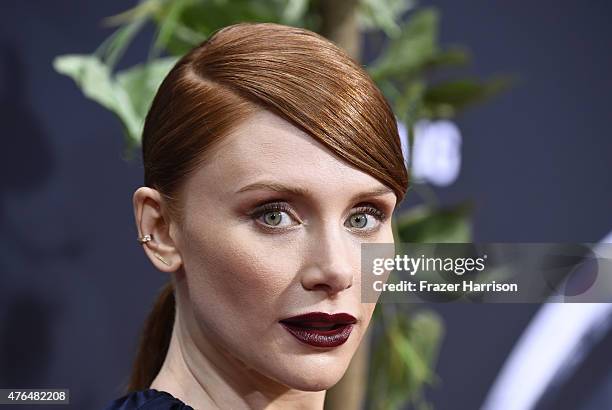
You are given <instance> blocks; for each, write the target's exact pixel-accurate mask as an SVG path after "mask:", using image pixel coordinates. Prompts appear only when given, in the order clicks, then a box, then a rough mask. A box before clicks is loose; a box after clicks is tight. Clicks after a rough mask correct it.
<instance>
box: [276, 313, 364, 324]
mask: <svg viewBox="0 0 612 410" xmlns="http://www.w3.org/2000/svg"><path fill="white" fill-rule="evenodd" d="M280 322H283V323H308V322H323V323H331V324H340V325H348V324H354V323H357V319H356V318H355V317H354V316H353V315H350V314H348V313H334V314H329V313H324V312H310V313H304V314H303V315H297V316H292V317H289V318H286V319H282V320H280Z"/></svg>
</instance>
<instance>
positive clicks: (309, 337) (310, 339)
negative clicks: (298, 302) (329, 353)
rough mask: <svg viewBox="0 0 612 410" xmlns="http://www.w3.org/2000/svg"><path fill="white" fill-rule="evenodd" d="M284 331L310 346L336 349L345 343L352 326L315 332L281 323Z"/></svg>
mask: <svg viewBox="0 0 612 410" xmlns="http://www.w3.org/2000/svg"><path fill="white" fill-rule="evenodd" d="M281 325H283V327H284V328H285V330H286V331H288V332H289V333H291V334H292V335H293V336H294V337H295V338H296V339H298V340H299V341H300V342H304V343H306V344H309V345H311V346H316V347H336V346H340V345H341V344H343V343H345V342H346V341H347V340H348V338H349V336H350V335H351V331H352V330H353V325H350V324H349V325H344V326H340V327H339V328H337V329H331V330H315V329H308V328H303V327H297V326H290V325H287V324H285V323H281Z"/></svg>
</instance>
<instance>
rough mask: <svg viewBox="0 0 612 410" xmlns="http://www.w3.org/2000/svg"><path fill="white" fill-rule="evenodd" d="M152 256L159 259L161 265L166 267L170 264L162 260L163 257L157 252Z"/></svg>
mask: <svg viewBox="0 0 612 410" xmlns="http://www.w3.org/2000/svg"><path fill="white" fill-rule="evenodd" d="M153 255H154V256H155V257H156V258H157V259H159V260H160V261H162V263H163V264H164V265H166V266H170V262H168V261H167V260H166V259H164V257H163V256H161V255H160V254H159V253H157V252H153Z"/></svg>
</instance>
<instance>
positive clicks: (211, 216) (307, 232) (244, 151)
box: [172, 111, 396, 391]
mask: <svg viewBox="0 0 612 410" xmlns="http://www.w3.org/2000/svg"><path fill="white" fill-rule="evenodd" d="M182 192H183V196H182V198H183V204H184V208H183V212H184V214H183V218H184V219H183V221H182V223H181V224H180V226H177V227H175V228H174V229H173V231H174V232H173V233H172V235H173V237H174V238H175V242H176V246H177V249H178V251H179V253H180V255H181V258H182V262H183V269H184V274H185V276H184V279H185V282H184V284H183V285H182V286H186V290H187V292H185V294H184V295H180V294H179V297H181V298H186V299H187V300H182V301H180V303H181V306H187V307H188V309H189V310H190V311H191V313H189V314H192V315H193V316H192V318H193V319H194V320H193V323H192V325H191V326H192V327H193V328H192V329H190V330H189V332H190V334H191V335H192V337H193V338H194V340H195V343H196V344H197V345H201V346H200V347H201V348H202V350H203V351H206V352H208V353H209V354H211V353H210V352H211V351H212V352H215V353H213V354H218V355H219V357H217V358H215V359H214V360H222V361H223V359H219V358H225V359H228V360H227V363H233V364H232V365H236V364H239V366H244V368H245V369H249V372H253V371H254V372H256V373H258V374H260V375H262V376H265V377H267V378H268V379H272V380H275V381H276V382H279V383H281V384H283V385H285V386H288V387H291V388H295V389H298V390H307V391H315V390H324V389H328V388H330V387H331V386H333V385H334V384H335V383H337V382H338V381H339V380H340V378H341V377H342V375H343V374H344V372H345V370H346V368H347V366H348V364H349V361H350V359H351V357H352V356H353V354H354V353H355V350H356V349H357V347H358V345H359V342H360V341H361V339H362V337H363V335H364V333H365V331H366V328H367V326H368V323H369V321H370V318H371V316H372V312H373V309H374V307H375V304H372V303H361V300H360V297H361V292H360V280H361V279H360V276H361V273H360V265H361V261H360V245H361V244H362V243H364V242H365V243H371V242H385V243H392V242H393V235H392V230H391V215H392V213H393V210H394V207H395V203H396V197H395V195H394V193H393V191H392V190H391V189H389V188H388V187H386V186H385V185H383V184H382V183H381V182H379V181H378V180H376V179H375V178H373V177H371V176H370V175H368V174H366V173H364V172H362V171H359V170H358V169H356V168H354V167H353V166H351V165H349V164H347V163H345V162H343V161H342V160H340V159H339V158H337V157H336V156H334V155H332V154H331V153H330V152H329V151H328V150H327V149H326V148H324V147H323V146H322V145H321V144H319V143H318V142H316V141H315V140H314V139H313V138H311V137H309V136H308V135H307V134H306V133H304V132H302V131H301V130H299V129H298V128H296V127H294V126H293V125H291V124H290V123H289V122H287V121H285V120H283V119H282V118H280V117H278V116H276V115H274V114H272V113H270V112H268V111H259V112H257V113H256V114H255V115H254V116H252V117H251V118H249V119H248V120H247V121H244V122H243V123H242V124H241V125H240V126H238V127H237V128H236V129H235V130H234V131H233V132H232V133H231V134H230V135H229V136H228V137H227V138H226V139H224V140H223V142H222V143H221V144H220V145H218V146H217V147H216V148H215V154H214V155H212V156H211V157H210V159H209V160H208V161H207V162H206V163H205V164H203V165H202V166H201V167H200V168H198V170H197V171H196V172H195V173H194V174H192V175H191V176H190V177H189V179H188V180H187V181H186V184H185V185H184V191H182ZM309 312H324V313H329V314H335V313H348V314H350V315H352V316H353V317H354V318H355V319H356V323H355V324H353V325H352V327H351V326H349V328H351V332H350V335H349V336H348V339H346V341H345V342H344V343H342V344H339V345H337V346H320V345H319V346H316V345H312V344H309V343H308V342H304V341H303V340H300V339H299V338H298V337H297V336H294V334H293V333H292V332H290V331H289V330H288V329H287V328H286V327H285V326H284V325H283V324H281V323H280V322H279V321H281V320H283V319H286V318H290V317H294V316H297V315H301V314H304V313H309ZM302 325H304V324H302ZM315 325H316V326H320V325H322V324H313V323H306V326H315ZM344 336H346V333H345V334H344ZM332 339H333V338H332ZM340 339H341V338H340ZM317 340H319V339H317ZM321 340H323V344H324V345H325V344H326V343H327V342H329V341H330V338H329V337H328V338H325V337H324V338H322V339H321ZM333 340H336V341H337V340H338V339H337V338H336V339H333ZM326 341H327V342H326ZM315 344H316V343H315ZM332 344H333V343H332Z"/></svg>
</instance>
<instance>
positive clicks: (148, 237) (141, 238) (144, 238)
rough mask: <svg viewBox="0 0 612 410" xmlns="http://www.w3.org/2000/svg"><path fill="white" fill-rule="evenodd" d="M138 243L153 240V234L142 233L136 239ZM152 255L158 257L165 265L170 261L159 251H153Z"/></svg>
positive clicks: (168, 264)
mask: <svg viewBox="0 0 612 410" xmlns="http://www.w3.org/2000/svg"><path fill="white" fill-rule="evenodd" d="M136 240H137V241H138V242H139V243H141V244H145V243H147V242H150V241H152V240H153V235H151V234H147V235H143V236H139V237H138V238H137V239H136ZM153 256H155V257H156V258H157V259H159V260H160V261H161V262H162V263H163V264H164V265H166V266H170V262H168V261H167V260H166V259H165V258H164V257H163V256H161V255H160V254H159V253H157V252H153Z"/></svg>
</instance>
